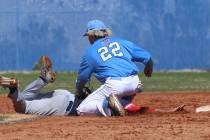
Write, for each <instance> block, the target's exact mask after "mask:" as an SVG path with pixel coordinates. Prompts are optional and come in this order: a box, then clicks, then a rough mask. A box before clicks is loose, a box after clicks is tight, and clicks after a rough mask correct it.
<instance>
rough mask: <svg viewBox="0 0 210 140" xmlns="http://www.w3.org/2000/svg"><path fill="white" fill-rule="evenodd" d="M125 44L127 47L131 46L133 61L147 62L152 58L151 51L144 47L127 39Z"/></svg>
mask: <svg viewBox="0 0 210 140" xmlns="http://www.w3.org/2000/svg"><path fill="white" fill-rule="evenodd" d="M125 44H126V47H128V48H129V52H130V54H131V56H132V61H136V62H141V63H143V64H147V62H148V61H149V60H150V59H151V55H150V53H149V52H148V51H146V50H144V49H142V48H141V47H140V46H137V45H136V44H134V43H132V42H130V41H125Z"/></svg>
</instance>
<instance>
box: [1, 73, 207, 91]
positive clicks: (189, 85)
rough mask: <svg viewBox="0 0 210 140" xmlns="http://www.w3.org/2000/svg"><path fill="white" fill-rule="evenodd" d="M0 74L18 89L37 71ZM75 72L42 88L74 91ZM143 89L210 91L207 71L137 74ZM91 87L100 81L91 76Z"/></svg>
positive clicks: (29, 80)
mask: <svg viewBox="0 0 210 140" xmlns="http://www.w3.org/2000/svg"><path fill="white" fill-rule="evenodd" d="M0 75H1V76H7V77H16V78H18V79H19V81H20V89H21V90H23V88H24V87H25V86H26V85H27V84H29V83H30V82H32V81H33V80H34V79H36V78H37V77H38V75H39V73H37V72H31V73H4V74H0ZM76 76H77V74H76V73H74V72H69V73H66V72H62V73H61V72H60V73H58V74H57V79H56V82H55V83H53V84H49V85H47V86H46V87H45V88H44V89H43V90H44V91H49V90H53V89H57V88H60V89H67V90H69V91H71V92H72V93H74V92H75V88H74V87H75V81H76ZM139 76H140V79H141V80H142V83H143V84H144V91H210V73H209V72H155V73H154V74H153V76H152V77H151V78H146V77H145V76H144V75H143V74H139ZM90 85H91V87H92V88H93V89H96V88H97V87H99V85H100V83H99V82H98V81H97V80H96V79H95V78H94V77H92V80H91V83H90ZM7 92H8V89H2V88H1V89H0V93H7Z"/></svg>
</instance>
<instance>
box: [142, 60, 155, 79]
mask: <svg viewBox="0 0 210 140" xmlns="http://www.w3.org/2000/svg"><path fill="white" fill-rule="evenodd" d="M152 72H153V61H152V59H150V60H149V61H148V62H147V64H146V65H145V68H144V75H145V76H147V77H151V76H152Z"/></svg>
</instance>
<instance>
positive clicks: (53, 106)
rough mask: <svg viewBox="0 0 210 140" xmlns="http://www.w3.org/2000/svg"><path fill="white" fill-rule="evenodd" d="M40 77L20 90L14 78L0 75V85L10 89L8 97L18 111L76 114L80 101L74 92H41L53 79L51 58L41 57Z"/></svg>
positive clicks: (43, 113)
mask: <svg viewBox="0 0 210 140" xmlns="http://www.w3.org/2000/svg"><path fill="white" fill-rule="evenodd" d="M41 60H42V69H41V74H40V77H39V78H38V79H37V80H35V81H33V82H32V83H30V84H29V85H28V86H27V87H26V88H25V89H24V90H23V91H22V92H20V91H19V89H18V80H17V79H15V78H7V77H0V86H2V87H7V88H9V89H10V93H9V95H8V97H10V98H11V99H12V101H13V105H14V108H15V110H16V111H17V112H19V113H24V114H34V115H43V116H49V115H62V116H63V115H65V116H69V115H71V116H72V115H77V112H76V108H77V106H78V105H79V103H80V102H81V100H79V99H77V98H76V97H75V95H74V94H72V93H71V92H69V91H67V90H63V89H57V90H54V91H50V92H47V93H41V91H40V90H41V89H42V88H43V87H44V86H46V85H47V84H48V83H52V82H54V81H55V73H54V72H53V71H52V68H51V67H52V63H51V60H50V59H49V58H48V57H47V56H43V57H42V59H41Z"/></svg>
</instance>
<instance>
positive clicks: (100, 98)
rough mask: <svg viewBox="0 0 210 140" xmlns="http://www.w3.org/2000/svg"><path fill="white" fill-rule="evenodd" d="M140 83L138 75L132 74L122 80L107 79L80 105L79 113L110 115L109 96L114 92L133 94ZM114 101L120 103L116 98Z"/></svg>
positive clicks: (121, 94)
mask: <svg viewBox="0 0 210 140" xmlns="http://www.w3.org/2000/svg"><path fill="white" fill-rule="evenodd" d="M138 83H139V79H138V77H137V76H131V77H128V78H123V79H120V80H118V79H117V80H115V79H110V80H107V81H106V83H105V84H104V85H102V86H101V87H100V88H99V89H97V90H96V91H94V92H93V93H92V94H90V95H89V96H88V97H87V98H86V99H85V100H84V101H83V102H82V103H81V104H80V105H79V107H78V108H77V111H78V114H79V115H103V116H110V115H111V110H110V108H109V102H108V99H110V98H109V96H110V95H111V94H114V95H116V96H118V97H123V96H126V95H133V94H135V89H136V88H137V86H138ZM112 99H113V98H112ZM112 101H114V102H115V105H117V106H118V105H119V103H118V102H117V100H116V98H115V99H114V100H112ZM111 106H112V105H111ZM118 107H120V106H118ZM115 109H116V108H115ZM118 109H119V108H118Z"/></svg>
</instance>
